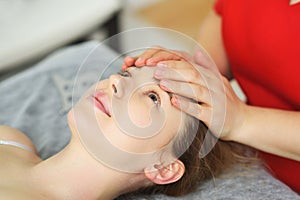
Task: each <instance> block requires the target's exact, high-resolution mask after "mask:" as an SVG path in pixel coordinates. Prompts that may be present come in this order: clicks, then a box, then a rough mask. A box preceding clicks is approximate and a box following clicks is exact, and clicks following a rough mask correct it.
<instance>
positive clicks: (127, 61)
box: [124, 56, 137, 67]
mask: <svg viewBox="0 0 300 200" xmlns="http://www.w3.org/2000/svg"><path fill="white" fill-rule="evenodd" d="M136 59H137V58H136V57H131V56H126V57H125V58H124V64H125V65H127V66H128V67H130V66H132V65H134V62H135V61H136Z"/></svg>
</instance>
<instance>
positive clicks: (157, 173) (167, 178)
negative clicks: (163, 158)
mask: <svg viewBox="0 0 300 200" xmlns="http://www.w3.org/2000/svg"><path fill="white" fill-rule="evenodd" d="M184 171H185V167H184V164H183V163H182V162H181V161H180V160H175V161H174V162H172V163H170V164H168V165H167V166H162V165H154V166H152V167H151V168H146V169H145V170H144V173H145V176H146V177H147V178H148V179H149V180H151V181H152V182H153V183H156V184H160V185H164V184H169V183H174V182H176V181H178V180H179V179H180V178H181V177H182V176H183V174H184Z"/></svg>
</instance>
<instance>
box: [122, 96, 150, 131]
mask: <svg viewBox="0 0 300 200" xmlns="http://www.w3.org/2000/svg"><path fill="white" fill-rule="evenodd" d="M145 101H147V100H146V99H143V97H142V98H138V97H137V96H133V97H132V98H131V99H130V101H129V103H128V109H127V111H128V116H129V117H130V119H129V120H131V122H132V123H134V124H136V125H137V126H140V127H146V126H149V125H150V123H151V115H150V111H151V108H152V106H151V105H148V103H149V102H145ZM153 109H154V108H153Z"/></svg>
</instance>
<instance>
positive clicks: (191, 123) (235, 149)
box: [134, 118, 247, 196]
mask: <svg viewBox="0 0 300 200" xmlns="http://www.w3.org/2000/svg"><path fill="white" fill-rule="evenodd" d="M195 122H197V123H195ZM198 122H199V121H198V120H196V119H195V118H193V120H187V123H186V126H185V128H184V130H183V133H181V134H180V136H179V137H178V138H176V139H175V140H174V143H173V152H174V154H175V156H176V157H179V160H181V161H182V162H183V163H184V165H185V173H184V175H183V177H182V178H181V179H180V180H178V181H177V182H174V183H171V184H167V185H153V186H150V187H146V188H141V189H139V190H138V191H136V192H134V194H140V193H142V194H157V193H161V194H166V195H169V196H182V195H185V194H188V193H190V192H193V191H194V190H195V189H196V188H197V187H199V184H200V183H201V182H203V181H205V180H208V179H211V178H214V177H216V176H218V175H220V174H221V173H223V172H225V171H226V170H227V169H229V168H230V167H232V166H233V165H235V164H237V163H246V162H245V160H246V161H247V157H245V156H244V155H243V148H244V146H241V145H239V144H236V143H233V142H224V141H222V140H217V138H215V137H214V136H212V135H211V134H210V135H209V134H208V136H209V138H210V139H209V142H210V143H211V144H212V143H213V142H216V144H215V145H214V147H213V148H212V150H211V151H210V152H209V153H208V154H207V155H206V156H204V157H201V156H200V155H199V152H200V149H201V146H202V145H208V146H209V145H210V144H207V143H206V144H203V141H204V138H205V136H206V135H207V134H206V133H207V131H208V129H207V127H206V126H205V124H203V123H202V122H199V123H198ZM192 131H197V132H196V135H193V137H189V135H192V134H191V133H192ZM194 133H195V132H194ZM215 140H217V141H215ZM189 144H190V145H189ZM187 145H189V146H188V148H187V147H186V146H187ZM182 148H185V149H187V150H186V151H185V152H184V153H183V154H182V155H179V154H180V152H181V150H182ZM245 148H246V147H245Z"/></svg>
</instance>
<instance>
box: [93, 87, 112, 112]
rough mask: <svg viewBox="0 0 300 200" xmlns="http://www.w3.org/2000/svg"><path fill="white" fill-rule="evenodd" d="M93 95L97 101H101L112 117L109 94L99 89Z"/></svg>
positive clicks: (105, 110)
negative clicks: (108, 99)
mask: <svg viewBox="0 0 300 200" xmlns="http://www.w3.org/2000/svg"><path fill="white" fill-rule="evenodd" d="M92 97H93V99H94V101H96V102H97V103H100V104H101V105H102V106H103V108H104V113H105V114H106V115H107V116H109V117H111V114H110V109H109V106H108V101H107V95H106V94H105V93H104V92H102V91H98V92H96V93H95V94H94V95H93V96H92Z"/></svg>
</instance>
